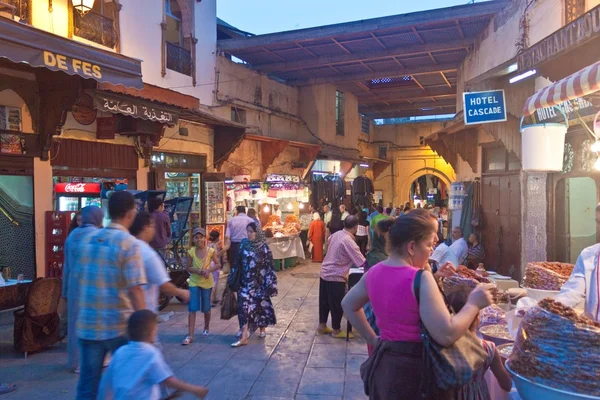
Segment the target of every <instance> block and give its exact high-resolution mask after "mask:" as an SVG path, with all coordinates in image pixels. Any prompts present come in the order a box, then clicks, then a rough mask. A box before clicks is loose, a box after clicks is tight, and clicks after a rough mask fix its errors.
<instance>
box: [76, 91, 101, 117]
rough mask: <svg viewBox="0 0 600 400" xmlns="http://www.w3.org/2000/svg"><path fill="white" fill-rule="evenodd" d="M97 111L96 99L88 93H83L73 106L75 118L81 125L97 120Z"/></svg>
mask: <svg viewBox="0 0 600 400" xmlns="http://www.w3.org/2000/svg"><path fill="white" fill-rule="evenodd" d="M97 113H98V112H97V111H96V110H95V109H94V100H92V98H91V97H90V96H88V95H87V94H82V95H81V96H80V97H79V98H78V99H77V101H76V102H75V104H74V105H73V107H72V108H71V114H73V118H74V119H75V121H77V122H78V123H79V124H80V125H91V124H92V123H93V122H94V121H95V120H96V114H97Z"/></svg>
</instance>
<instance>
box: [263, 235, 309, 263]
mask: <svg viewBox="0 0 600 400" xmlns="http://www.w3.org/2000/svg"><path fill="white" fill-rule="evenodd" d="M269 248H270V249H271V253H273V259H274V260H283V259H285V258H291V257H298V258H301V259H303V260H304V259H306V256H305V255H304V247H302V240H301V239H300V238H299V237H296V238H293V239H290V240H284V241H280V242H271V243H269Z"/></svg>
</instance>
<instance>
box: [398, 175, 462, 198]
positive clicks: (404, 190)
mask: <svg viewBox="0 0 600 400" xmlns="http://www.w3.org/2000/svg"><path fill="white" fill-rule="evenodd" d="M423 175H433V176H435V177H436V178H439V179H441V180H442V181H443V182H444V183H445V184H446V186H448V187H450V183H451V182H452V181H453V178H450V177H449V176H447V175H446V174H445V173H444V172H442V171H440V170H438V169H435V168H421V169H418V170H416V171H414V172H413V173H412V174H411V175H409V176H408V178H407V179H406V180H404V181H403V182H400V186H399V187H400V196H401V197H400V199H403V200H402V202H406V201H410V200H411V199H410V188H411V186H412V183H413V182H414V181H415V180H416V179H418V178H420V177H421V176H423ZM406 199H408V200H406Z"/></svg>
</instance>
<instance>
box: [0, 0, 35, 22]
mask: <svg viewBox="0 0 600 400" xmlns="http://www.w3.org/2000/svg"><path fill="white" fill-rule="evenodd" d="M30 1H31V0H2V1H0V16H2V17H5V18H10V19H12V20H14V21H19V22H21V23H25V24H28V23H31V21H29V13H30V12H31V10H30V6H29V2H30Z"/></svg>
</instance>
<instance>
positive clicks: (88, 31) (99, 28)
mask: <svg viewBox="0 0 600 400" xmlns="http://www.w3.org/2000/svg"><path fill="white" fill-rule="evenodd" d="M0 1H2V0H0ZM73 28H74V31H73V33H74V34H75V35H76V36H78V37H80V38H83V39H87V40H90V41H92V42H94V43H98V44H101V45H102V46H106V47H109V48H111V49H112V48H114V47H115V45H116V44H117V30H116V29H115V26H114V22H113V20H112V19H110V18H108V17H106V16H104V15H102V14H98V13H96V12H93V11H90V12H88V13H87V14H85V15H83V16H82V15H81V14H79V13H78V12H74V13H73Z"/></svg>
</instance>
